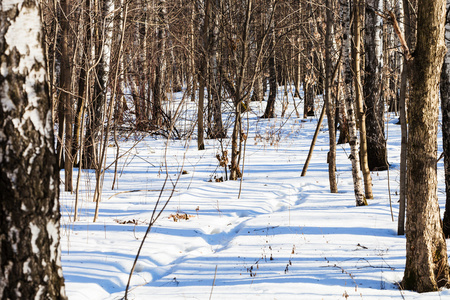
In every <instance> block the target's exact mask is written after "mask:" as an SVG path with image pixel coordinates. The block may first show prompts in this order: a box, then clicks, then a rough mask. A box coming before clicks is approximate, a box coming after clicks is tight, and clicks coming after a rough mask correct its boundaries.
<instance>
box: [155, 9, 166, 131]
mask: <svg viewBox="0 0 450 300" xmlns="http://www.w3.org/2000/svg"><path fill="white" fill-rule="evenodd" d="M157 10H158V28H157V51H158V52H157V64H156V70H155V85H154V87H153V118H152V123H153V126H154V127H155V128H156V129H159V128H160V127H161V126H162V124H163V115H162V103H163V101H165V100H167V96H166V72H167V65H166V36H167V32H168V30H167V24H166V14H167V8H166V0H159V1H158V8H157Z"/></svg>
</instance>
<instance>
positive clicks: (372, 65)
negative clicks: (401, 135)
mask: <svg viewBox="0 0 450 300" xmlns="http://www.w3.org/2000/svg"><path fill="white" fill-rule="evenodd" d="M380 11H383V0H367V8H366V15H365V20H366V26H365V35H364V43H365V80H364V103H365V106H366V128H367V160H368V166H369V169H370V170H371V171H373V170H386V169H387V168H388V163H387V152H386V141H385V138H384V101H383V95H382V88H381V85H382V74H383V37H382V32H383V22H382V18H381V16H380V15H379V14H378V13H377V12H380Z"/></svg>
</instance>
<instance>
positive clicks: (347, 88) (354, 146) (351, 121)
mask: <svg viewBox="0 0 450 300" xmlns="http://www.w3.org/2000/svg"><path fill="white" fill-rule="evenodd" d="M341 7H342V16H343V18H344V26H345V27H344V34H343V41H342V44H343V45H342V56H343V59H344V63H345V64H344V95H343V96H344V98H345V103H346V108H347V124H348V139H349V145H350V150H351V153H350V157H349V158H350V161H351V163H352V178H353V189H354V192H355V199H356V206H363V205H367V200H366V199H365V197H364V188H363V182H362V178H361V164H360V160H359V140H358V131H357V129H356V112H355V109H354V106H355V105H354V99H353V91H352V67H351V57H350V49H351V30H350V26H351V25H350V19H351V18H350V11H351V10H350V1H346V2H345V3H344V4H343V5H342V6H341Z"/></svg>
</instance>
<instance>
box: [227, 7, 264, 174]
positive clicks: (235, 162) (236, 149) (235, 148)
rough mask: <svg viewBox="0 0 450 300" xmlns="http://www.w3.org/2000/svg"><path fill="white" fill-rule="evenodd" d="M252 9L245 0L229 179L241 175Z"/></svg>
mask: <svg viewBox="0 0 450 300" xmlns="http://www.w3.org/2000/svg"><path fill="white" fill-rule="evenodd" d="M271 1H272V0H271ZM251 11H252V0H247V8H246V14H245V22H244V26H243V27H244V29H243V32H242V53H241V63H240V68H239V74H238V78H237V84H236V92H235V99H234V107H235V115H236V117H235V118H236V119H235V121H234V127H233V134H232V137H231V166H230V180H237V179H238V178H240V177H241V176H242V173H241V171H240V168H239V163H240V157H241V154H240V150H241V144H242V139H241V138H239V137H240V136H241V129H242V119H241V107H242V104H241V103H242V102H243V100H244V99H243V97H244V95H243V94H244V93H243V88H244V78H245V71H246V68H247V62H248V52H249V51H248V38H249V36H248V35H249V27H250V16H251Z"/></svg>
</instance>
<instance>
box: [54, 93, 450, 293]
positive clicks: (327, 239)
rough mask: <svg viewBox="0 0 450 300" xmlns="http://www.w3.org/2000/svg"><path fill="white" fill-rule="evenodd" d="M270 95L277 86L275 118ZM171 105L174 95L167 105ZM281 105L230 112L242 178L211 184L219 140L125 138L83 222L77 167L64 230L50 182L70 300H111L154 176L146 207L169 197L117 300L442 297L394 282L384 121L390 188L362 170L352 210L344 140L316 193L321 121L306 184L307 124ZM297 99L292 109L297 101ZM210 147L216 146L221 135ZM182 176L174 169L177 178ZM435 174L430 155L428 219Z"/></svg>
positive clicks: (393, 194) (396, 264) (394, 166)
mask: <svg viewBox="0 0 450 300" xmlns="http://www.w3.org/2000/svg"><path fill="white" fill-rule="evenodd" d="M282 91H283V87H281V88H280V93H279V101H278V102H277V111H278V112H277V114H278V116H280V115H281V113H280V107H281V103H280V102H281V98H282V95H283V94H282ZM180 98H181V96H180V95H176V101H179V100H180ZM289 101H290V105H289V108H288V111H287V113H286V115H287V116H288V115H290V118H289V119H288V118H280V117H278V118H275V119H270V120H264V119H259V118H258V116H260V115H262V113H263V111H264V108H265V102H263V103H262V104H260V103H252V104H251V107H252V112H251V113H249V114H243V118H244V119H243V120H244V121H243V123H244V126H245V128H244V132H246V131H247V129H248V130H249V132H248V139H247V142H246V146H245V167H244V176H243V181H242V182H240V181H225V182H215V181H216V180H215V179H216V178H217V179H218V178H220V177H225V173H224V170H223V168H222V167H219V166H218V165H219V163H218V160H217V158H216V155H217V154H221V145H220V141H215V140H206V141H205V146H206V150H204V151H197V147H196V143H197V141H196V140H195V138H193V139H192V140H190V141H188V142H186V141H181V140H172V141H170V142H169V143H168V147H167V150H166V140H165V139H163V138H160V137H159V138H155V137H150V136H147V137H146V138H145V139H143V140H142V141H141V142H140V143H139V144H138V145H137V146H136V147H135V148H133V149H132V150H130V149H131V148H132V147H133V146H134V145H135V143H136V141H137V140H138V139H139V137H135V138H133V136H131V138H130V139H129V140H125V139H123V138H122V141H121V143H120V153H121V154H124V153H126V154H125V155H124V156H123V157H121V159H120V160H119V168H118V170H119V171H118V172H119V176H120V177H119V183H118V189H115V190H111V189H110V187H111V185H112V180H113V168H111V169H110V170H108V171H107V173H106V176H105V184H104V191H103V195H102V202H101V203H100V213H99V219H98V221H97V222H96V223H93V222H92V220H93V215H94V211H95V203H93V202H92V196H93V191H94V183H95V173H94V171H92V170H90V171H83V173H82V181H81V186H80V199H81V200H80V204H79V205H80V208H79V220H77V221H76V222H74V220H73V212H74V211H73V210H74V198H75V195H73V194H70V193H66V192H63V190H64V189H63V188H61V197H60V201H61V212H62V219H61V230H60V232H61V235H62V238H61V247H62V265H63V272H64V276H65V280H66V281H65V282H66V291H67V295H68V297H69V299H71V300H73V299H75V300H82V299H89V300H95V299H122V297H123V296H124V290H125V287H126V285H127V282H128V277H129V272H130V270H131V268H132V265H133V261H134V259H135V255H136V253H137V251H138V248H139V246H140V244H141V241H142V239H143V237H144V235H145V232H146V230H147V226H148V223H149V222H150V218H151V215H152V211H153V209H154V206H155V204H156V203H157V200H158V196H159V193H160V189H161V187H162V186H163V184H164V180H165V178H166V175H167V176H168V180H169V181H168V183H167V184H166V186H165V190H164V192H163V193H162V196H161V199H160V202H161V203H160V204H159V206H158V210H159V209H160V208H161V207H162V206H163V205H164V203H165V201H166V200H167V199H168V198H169V195H170V193H171V191H172V189H175V192H174V194H173V197H172V198H171V199H170V202H169V204H168V206H167V208H166V210H165V211H164V212H163V213H162V215H161V217H160V218H159V219H158V220H157V222H156V223H155V225H154V226H153V228H152V230H151V231H150V233H149V235H148V237H147V239H146V242H145V244H144V245H143V248H142V251H141V255H140V257H139V260H138V262H137V265H136V268H135V271H134V274H133V276H132V278H131V284H130V290H129V294H128V299H149V298H150V297H151V298H152V299H208V298H210V299H255V298H258V299H347V298H349V299H386V298H390V299H445V298H447V297H449V296H450V291H449V290H442V291H439V292H434V293H426V294H418V293H415V292H410V291H401V290H399V288H398V286H397V284H398V282H400V281H401V280H402V277H403V272H404V266H405V244H406V240H405V237H404V236H398V235H397V233H396V230H397V214H398V207H399V204H398V203H397V201H398V198H399V196H398V193H399V161H400V159H399V157H400V126H398V125H395V123H396V122H397V118H396V117H395V116H394V115H393V114H389V115H387V117H388V122H389V124H388V125H389V126H388V127H386V130H387V132H388V134H387V135H388V141H387V143H388V152H389V162H390V163H391V169H390V171H389V172H390V173H389V177H390V186H391V190H390V191H388V188H387V186H388V185H387V180H388V173H387V171H383V172H372V180H373V192H374V196H375V199H373V200H369V206H366V207H356V206H355V197H354V192H353V181H352V177H351V162H350V160H349V159H348V158H347V155H349V154H350V148H349V146H348V145H338V151H337V176H338V188H339V193H337V194H331V193H330V192H329V184H328V171H327V168H328V166H327V164H326V156H327V152H328V132H327V130H328V129H327V127H326V126H327V125H326V124H327V122H326V120H324V122H323V124H322V126H323V127H322V129H321V131H320V134H319V137H318V140H317V143H316V147H315V151H314V154H313V158H312V161H311V162H310V165H309V169H308V171H307V173H306V176H304V177H300V174H301V171H302V168H303V164H304V162H305V159H306V156H307V153H308V150H309V147H310V142H311V139H312V136H313V134H314V130H315V127H316V125H317V119H318V118H310V119H308V120H302V119H299V118H296V117H295V113H293V111H294V110H293V109H294V108H293V100H292V98H289ZM296 102H297V105H298V107H299V108H301V106H302V105H300V104H299V100H298V99H296ZM176 106H177V105H174V107H176ZM185 106H186V108H187V109H188V111H189V112H194V111H195V109H196V108H195V104H193V103H186V104H185ZM225 107H227V106H225ZM228 110H229V108H228ZM317 111H320V107H319V108H317ZM228 114H229V111H225V112H224V120H226V122H230V121H229V119H228V118H227V116H228ZM300 115H302V111H300ZM189 116H190V115H189V114H187V115H183V118H185V117H187V118H188V119H186V120H184V119H183V120H180V121H179V123H178V129H179V130H184V129H186V130H188V129H189V126H191V124H190V120H193V119H194V117H192V116H190V117H189ZM247 120H248V123H249V125H250V126H249V128H247V127H246V126H247ZM231 128H232V127H231V126H230V130H231ZM194 132H195V131H194ZM229 136H231V134H229ZM223 147H224V148H225V149H228V150H229V147H230V143H229V141H228V140H224V143H223ZM128 150H130V151H129V152H127V151H128ZM115 151H116V149H113V150H111V149H110V151H109V153H108V158H107V164H106V165H109V164H110V163H112V162H113V161H114V153H115ZM166 151H167V153H166ZM440 152H442V146H441V145H439V153H440ZM165 153H166V154H165ZM228 153H230V151H228ZM183 170H184V171H186V172H187V174H182V175H181V176H180V179H179V181H178V182H177V177H178V175H179V174H180V172H182V171H183ZM75 171H76V170H75ZM75 173H76V172H75ZM61 174H63V173H61ZM443 174H444V171H443V161H442V160H441V161H439V163H438V176H439V188H438V196H439V200H440V205H441V213H443V211H444V202H445V192H444V182H443ZM228 175H229V172H228ZM74 178H76V174H74ZM210 180H211V182H210ZM174 185H175V186H174ZM241 185H242V186H241ZM240 188H241V193H240V197H239V189H240ZM390 198H391V201H392V207H393V213H394V217H395V221H394V222H393V221H392V219H391V213H390V206H389V202H390ZM177 213H178V215H177ZM186 217H187V219H186ZM174 220H177V222H175V221H174ZM213 283H214V286H213Z"/></svg>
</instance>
